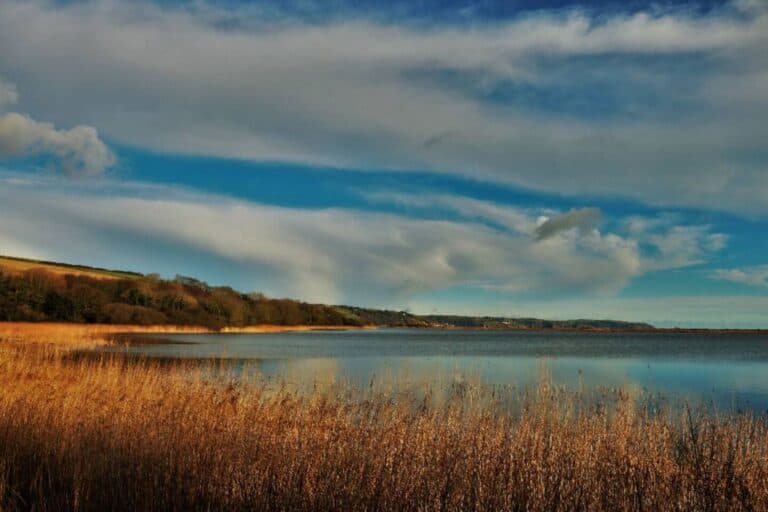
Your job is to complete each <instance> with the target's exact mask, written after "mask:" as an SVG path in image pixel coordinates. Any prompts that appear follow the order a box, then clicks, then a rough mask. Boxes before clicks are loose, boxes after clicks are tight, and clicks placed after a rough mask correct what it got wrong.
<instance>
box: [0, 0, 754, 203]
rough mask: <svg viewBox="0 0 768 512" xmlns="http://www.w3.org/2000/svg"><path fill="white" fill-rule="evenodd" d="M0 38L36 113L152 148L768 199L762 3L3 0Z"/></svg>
mask: <svg viewBox="0 0 768 512" xmlns="http://www.w3.org/2000/svg"><path fill="white" fill-rule="evenodd" d="M278 10H279V9H278ZM0 47H2V48H3V51H2V52H0V73H5V74H7V75H8V76H10V77H11V78H13V80H15V81H16V82H17V83H18V84H19V87H20V89H21V90H22V91H23V92H24V97H23V98H22V101H23V106H24V107H25V111H27V112H30V114H31V115H32V116H34V117H37V118H44V119H50V120H52V121H53V122H55V123H57V124H58V125H72V124H76V123H81V122H84V123H87V124H88V125H92V126H97V127H98V128H99V130H100V132H101V133H104V134H105V135H106V136H108V137H109V138H111V139H114V140H116V141H119V142H122V143H125V144H130V145H134V146H138V147H142V148H146V149H151V150H159V151H169V152H181V153H187V154H205V155H213V156H225V157H236V158H246V159H255V160H281V161H292V162H302V163H310V164H317V165H332V166H341V167H347V168H350V169H371V168H374V169H393V170H426V171H433V172H446V173H453V174H458V175H462V176H469V177H472V178H476V179H482V180H489V181H494V182H500V183H507V184H513V185H519V186H525V187H532V188H535V189H539V190H546V191H556V192H557V193H562V194H569V195H580V194H589V195H591V196H594V195H611V196H625V197H632V198H635V199H639V200H641V201H644V202H648V203H654V204H662V205H670V204H674V205H676V206H696V207H704V208H717V209H725V210H731V211H739V212H749V213H758V214H765V213H768V203H766V202H765V201H763V200H762V199H763V198H764V197H766V195H768V173H766V169H767V168H768V161H767V160H766V157H765V153H764V141H765V140H766V136H768V133H767V132H766V130H768V128H767V127H768V95H766V93H765V91H766V90H768V75H767V74H766V73H765V71H764V70H765V69H766V64H767V62H766V57H765V48H766V47H768V9H766V8H765V7H764V4H763V3H745V2H736V3H732V4H726V5H725V6H722V7H719V8H716V9H712V10H710V11H708V12H707V14H700V13H695V10H682V9H679V10H676V11H671V12H665V11H663V9H662V10H655V11H648V12H639V13H636V14H621V13H614V14H606V15H600V16H596V15H592V14H590V13H588V12H581V11H578V10H571V11H568V12H564V11H551V12H548V11H537V12H536V13H534V14H528V15H525V16H519V17H517V18H513V19H509V20H506V21H500V22H498V23H493V24H483V23H478V24H472V25H456V24H452V25H439V24H438V25H435V26H430V27H429V28H424V26H423V25H420V24H418V23H415V24H409V23H407V22H403V23H399V24H398V23H395V22H389V23H382V22H377V21H376V20H372V19H364V18H360V17H355V16H352V17H333V16H330V17H329V18H328V19H326V20H324V21H323V23H312V22H310V21H307V20H303V19H295V18H291V17H290V16H282V15H281V14H280V13H278V14H274V13H272V14H271V15H269V16H266V15H265V14H264V13H263V12H261V11H259V9H256V8H246V7H232V8H231V9H229V10H227V9H218V8H215V7H213V6H211V5H209V4H205V3H199V2H198V3H195V4H193V7H177V8H164V7H159V6H157V5H156V4H151V3H145V2H138V3H130V4H126V3H120V2H112V1H108V0H103V1H99V0H91V1H84V2H71V3H65V4H60V3H55V4H54V3H50V2H45V1H42V0H41V1H31V2H20V1H15V0H0ZM595 91H599V94H596V93H595ZM745 114H748V115H745Z"/></svg>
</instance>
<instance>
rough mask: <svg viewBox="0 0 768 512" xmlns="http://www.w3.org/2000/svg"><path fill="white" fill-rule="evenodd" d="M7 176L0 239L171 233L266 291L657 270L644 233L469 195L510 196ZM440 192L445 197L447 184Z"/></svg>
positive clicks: (514, 281)
mask: <svg viewBox="0 0 768 512" xmlns="http://www.w3.org/2000/svg"><path fill="white" fill-rule="evenodd" d="M9 177H10V178H11V179H10V180H5V181H4V184H3V187H0V204H2V205H3V206H2V208H3V210H4V213H3V222H2V223H1V224H0V239H3V240H13V241H14V245H15V246H18V247H27V248H29V249H30V250H35V251H36V252H37V253H40V252H45V253H46V254H49V255H50V257H54V258H55V257H61V256H62V255H65V256H67V257H69V258H72V259H75V260H77V259H81V260H82V258H83V257H82V255H83V254H86V255H87V254H91V253H93V252H97V251H100V250H102V249H103V248H104V247H105V244H107V245H108V246H109V250H110V251H112V252H117V253H119V254H120V255H121V258H128V257H129V256H130V255H133V257H134V258H139V259H140V258H143V257H144V255H145V253H146V250H147V249H146V248H147V247H159V246H163V247H165V246H169V245H170V247H171V248H172V249H171V251H172V252H173V253H174V254H179V255H181V254H185V253H186V252H188V251H191V250H194V251H197V252H200V253H203V254H207V255H208V256H207V257H208V258H209V259H210V260H211V261H218V262H224V261H232V262H238V264H240V265H243V266H244V268H246V269H247V271H246V272H244V274H245V275H247V276H248V279H249V280H250V281H249V282H252V283H254V284H253V286H258V287H261V286H262V285H263V284H264V283H271V284H270V286H271V288H270V289H269V290H267V291H270V292H272V293H275V294H278V295H288V296H291V295H292V296H296V297H300V298H303V299H308V300H317V301H326V302H355V303H361V304H393V303H402V302H403V301H405V300H407V299H409V298H411V297H413V296H415V295H418V294H420V293H425V292H431V291H439V290H448V289H452V288H456V287H469V288H476V289H478V290H496V291H498V292H503V293H527V292H531V293H538V294H545V295H546V294H558V293H563V292H573V293H585V294H606V293H608V294H612V293H615V292H617V291H619V290H621V289H622V288H623V287H624V286H626V285H627V284H628V283H629V282H630V281H631V280H632V279H633V278H635V277H637V276H639V275H642V274H643V273H645V272H648V271H650V266H649V265H648V264H647V258H648V256H647V255H644V254H643V253H642V251H641V250H640V247H639V244H638V240H637V239H636V238H631V237H628V236H624V235H621V234H617V233H611V232H601V231H599V230H598V229H596V228H593V229H589V230H583V229H579V227H578V226H574V227H573V228H572V229H570V230H565V229H563V230H559V231H557V232H553V233H551V234H550V236H548V237H546V238H545V239H538V237H537V236H536V225H537V223H541V215H540V212H536V211H525V210H522V209H520V210H517V209H515V208H510V210H511V212H510V213H512V214H513V215H514V216H524V217H526V219H527V220H526V222H524V223H522V224H521V226H523V225H524V226H527V227H525V228H521V229H520V230H510V229H507V228H505V227H503V226H495V227H494V225H488V224H487V223H486V222H484V221H483V220H484V219H483V218H481V217H478V214H473V213H472V211H470V210H468V208H469V206H467V205H474V207H475V209H476V210H477V211H478V212H480V213H481V214H482V215H487V214H486V213H482V212H484V211H485V212H493V215H495V216H496V218H504V215H503V212H504V210H505V208H506V207H504V206H502V205H498V204H494V203H488V202H482V201H475V202H468V203H463V204H462V203H461V199H462V198H460V197H457V198H456V199H457V201H456V204H457V205H462V207H463V208H464V210H463V214H462V217H463V218H459V219H450V220H449V219H440V218H436V219H425V218H413V217H406V216H403V215H395V214H389V213H379V212H372V211H365V210H359V209H346V208H326V209H307V208H285V207H278V206H274V205H268V204H260V203H255V202H247V201H239V200H233V199H228V198H224V197H219V196H213V195H206V194H199V193H191V192H183V191H179V190H176V189H173V188H167V187H157V186H152V187H148V186H142V185H141V184H131V183H122V184H117V183H108V182H103V183H97V184H87V186H86V185H85V184H84V185H79V184H69V185H67V186H66V187H65V188H62V185H61V184H57V182H55V181H45V180H38V181H37V182H36V183H35V184H34V186H30V185H29V184H28V183H26V182H23V181H22V182H17V181H15V180H14V179H12V178H14V176H13V175H11V176H9ZM102 191H103V192H104V193H102ZM465 199H466V198H465ZM442 200H443V201H444V202H445V204H446V205H447V204H449V202H450V196H445V197H443V199H442ZM556 215H557V214H551V216H552V218H557V217H556ZM565 215H568V213H565ZM681 250H685V249H684V248H682V249H681ZM77 251H79V252H77ZM138 255H141V256H138ZM176 257H177V256H173V258H176ZM158 258H159V257H158ZM155 264H157V263H155ZM218 264H221V263H218ZM218 264H212V265H213V266H216V265H218ZM131 268H135V266H133V265H132V266H131ZM145 270H146V271H152V270H155V269H154V268H147V269H145ZM201 277H203V278H206V277H207V276H206V275H202V276H201ZM237 285H238V286H239V287H241V286H242V285H243V283H242V282H240V283H237Z"/></svg>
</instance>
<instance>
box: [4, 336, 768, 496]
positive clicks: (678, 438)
mask: <svg viewBox="0 0 768 512" xmlns="http://www.w3.org/2000/svg"><path fill="white" fill-rule="evenodd" d="M211 375H212V372H210V371H208V370H206V368H204V367H201V366H200V365H191V364H189V363H183V362H180V363H177V364H171V365H168V364H164V365H159V364H157V363H153V362H150V361H143V362H135V361H133V362H128V361H127V360H122V359H120V358H116V357H114V356H110V357H108V356H103V357H97V358H93V357H91V358H73V357H72V354H71V352H69V351H68V350H61V349H59V348H55V347H51V346H39V345H23V344H13V345H6V346H5V350H0V510H2V511H15V510H39V511H47V510H51V511H61V510H185V511H186V510H246V509H248V510H526V511H545V510H546V511H550V510H551V511H558V510H563V511H570V510H596V511H601V510H611V511H614V510H622V511H624V510H626V511H630V510H632V511H634V510H637V511H642V510H710V511H718V510H723V511H725V510H768V424H767V423H766V420H765V418H759V417H755V416H749V415H740V414H732V415H720V416H718V415H713V414H697V413H695V412H694V411H691V410H686V411H683V414H669V413H668V412H665V411H664V410H656V409H653V408H650V407H643V406H640V405H638V401H637V400H636V399H635V398H634V397H632V396H630V394H628V393H625V392H622V391H616V392H614V393H613V396H612V397H611V399H610V400H606V401H605V402H604V403H591V402H590V403H585V402H584V398H583V396H582V394H580V393H578V392H568V391H564V390H561V389H558V388H556V387H553V386H551V385H550V384H549V383H548V382H547V381H546V379H545V380H544V381H543V382H542V384H541V385H540V386H539V387H538V389H536V390H533V391H532V392H531V393H529V394H527V395H522V396H521V397H520V403H521V407H520V408H519V410H517V411H516V412H514V413H511V412H509V410H508V409H506V408H503V407H498V406H497V405H496V404H497V403H498V402H499V401H500V400H502V399H504V397H502V396H497V391H489V390H487V389H485V388H482V387H476V386H474V385H471V384H466V383H463V384H460V385H453V386H447V387H446V389H441V390H433V389H430V388H429V386H425V387H423V388H422V389H421V392H419V393H415V392H413V391H408V390H406V391H403V392H395V393H393V392H392V391H391V390H380V389H377V388H376V387H375V386H371V387H370V388H369V389H365V390H351V389H347V388H346V387H345V386H342V385H338V386H334V385H329V386H322V387H320V386H319V387H317V388H316V389H311V390H298V389H296V388H292V387H291V386H289V385H288V384H282V385H276V384H275V383H267V382H265V381H262V380H260V379H258V378H241V379H238V380H237V381H234V380H227V379H226V378H212V377H211ZM438 391H440V392H442V393H443V394H445V395H446V398H444V399H441V400H434V399H433V397H434V396H435V395H436V394H438ZM510 392H511V391H510Z"/></svg>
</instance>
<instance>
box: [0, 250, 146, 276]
mask: <svg viewBox="0 0 768 512" xmlns="http://www.w3.org/2000/svg"><path fill="white" fill-rule="evenodd" d="M0 268H2V270H3V271H4V272H5V273H7V274H16V275H18V274H22V273H24V272H26V271H27V270H32V269H43V270H46V271H48V272H51V273H52V274H59V275H67V274H71V275H79V276H88V277H92V278H94V279H136V278H139V277H143V274H139V273H137V272H126V271H123V270H109V269H106V268H97V267H87V266H84V265H70V264H68V263H57V262H54V261H40V260H32V259H28V258H16V257H13V256H0Z"/></svg>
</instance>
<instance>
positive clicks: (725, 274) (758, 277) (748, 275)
mask: <svg viewBox="0 0 768 512" xmlns="http://www.w3.org/2000/svg"><path fill="white" fill-rule="evenodd" d="M712 278H713V279H719V280H722V281H731V282H733V283H740V284H746V285H750V286H768V265H758V266H755V267H745V268H730V269H725V268H721V269H717V270H715V271H714V272H713V273H712Z"/></svg>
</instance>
